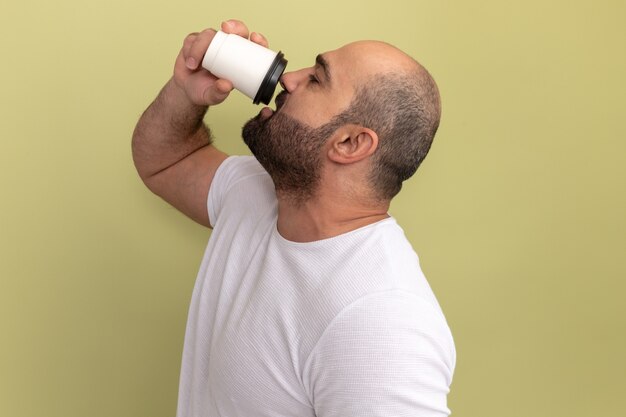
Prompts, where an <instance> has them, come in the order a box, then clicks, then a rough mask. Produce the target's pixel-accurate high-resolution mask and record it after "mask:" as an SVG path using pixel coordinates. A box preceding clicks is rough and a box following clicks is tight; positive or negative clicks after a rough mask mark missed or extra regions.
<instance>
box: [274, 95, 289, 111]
mask: <svg viewBox="0 0 626 417" xmlns="http://www.w3.org/2000/svg"><path fill="white" fill-rule="evenodd" d="M288 94H289V93H287V91H285V90H283V91H281V92H280V94H278V95H277V96H276V99H274V103H276V111H278V110H280V108H281V107H282V106H283V104H285V100H287V95H288Z"/></svg>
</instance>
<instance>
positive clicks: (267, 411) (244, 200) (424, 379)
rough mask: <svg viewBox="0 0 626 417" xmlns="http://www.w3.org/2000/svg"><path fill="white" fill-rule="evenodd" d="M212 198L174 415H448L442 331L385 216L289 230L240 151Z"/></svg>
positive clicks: (448, 347)
mask: <svg viewBox="0 0 626 417" xmlns="http://www.w3.org/2000/svg"><path fill="white" fill-rule="evenodd" d="M208 210H209V218H210V221H211V225H212V226H213V227H214V230H213V233H212V235H211V238H210V240H209V244H208V247H207V249H206V253H205V254H204V258H203V260H202V265H201V267H200V271H199V273H198V278H197V281H196V285H195V288H194V292H193V297H192V301H191V305H190V310H189V318H188V323H187V330H186V335H185V345H184V351H183V362H182V369H181V376H180V391H179V400H178V413H177V416H178V417H208V416H210V417H217V416H222V417H261V416H264V417H313V416H317V417H330V416H341V417H366V416H381V417H390V416H411V417H418V416H420V417H421V416H429V417H431V416H447V415H448V414H449V413H450V411H449V410H448V408H447V405H446V395H447V394H448V392H449V386H450V384H451V382H452V374H453V371H454V366H455V359H456V358H455V349H454V342H453V339H452V335H451V333H450V330H449V328H448V325H447V323H446V320H445V318H444V315H443V313H442V312H441V309H440V308H439V305H438V303H437V300H436V299H435V296H434V295H433V293H432V291H431V289H430V287H429V285H428V283H427V281H426V279H425V277H424V275H423V274H422V271H421V270H420V266H419V261H418V257H417V255H416V254H415V252H414V251H413V249H412V248H411V245H410V244H409V242H408V241H407V239H406V237H405V235H404V232H403V231H402V229H401V228H400V227H399V226H398V225H397V223H396V221H395V220H394V219H393V218H391V217H390V218H387V219H385V220H382V221H380V222H377V223H374V224H371V225H368V226H365V227H363V228H360V229H357V230H354V231H351V232H349V233H345V234H342V235H339V236H336V237H333V238H329V239H324V240H320V241H316V242H310V243H295V242H291V241H288V240H286V239H284V238H283V237H282V236H281V235H280V234H279V233H278V231H277V229H276V220H277V201H276V195H275V191H274V186H273V183H272V180H271V178H270V177H269V175H268V174H267V173H266V172H265V171H264V169H263V168H262V167H261V165H260V164H259V163H258V162H257V161H256V159H254V158H253V157H243V156H240V157H230V158H228V159H227V160H226V161H225V162H223V163H222V165H221V166H220V167H219V169H218V171H217V173H216V175H215V178H214V180H213V184H212V186H211V189H210V191H209V198H208Z"/></svg>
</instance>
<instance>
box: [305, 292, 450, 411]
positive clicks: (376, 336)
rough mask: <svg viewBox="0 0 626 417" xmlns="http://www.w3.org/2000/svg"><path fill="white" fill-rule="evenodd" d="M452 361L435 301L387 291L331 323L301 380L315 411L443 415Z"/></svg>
mask: <svg viewBox="0 0 626 417" xmlns="http://www.w3.org/2000/svg"><path fill="white" fill-rule="evenodd" d="M455 360H456V358H455V351H454V343H453V340H452V336H451V333H450V330H449V328H448V326H447V324H446V322H445V318H444V317H443V315H442V314H441V311H440V310H439V309H438V308H435V307H434V306H432V305H431V304H430V303H429V302H428V301H427V300H425V299H421V298H420V297H418V296H416V295H414V294H411V293H407V292H404V291H396V290H393V291H385V292H382V293H378V294H374V295H370V296H367V297H365V298H362V299H359V300H358V301H356V302H354V303H353V304H351V305H350V306H348V307H346V309H344V310H343V311H342V313H341V314H340V315H339V316H337V317H336V318H335V319H334V320H333V321H332V322H331V324H330V325H329V327H328V328H327V330H326V332H325V333H324V334H323V335H322V337H321V339H320V340H319V342H318V344H317V345H316V347H315V348H314V350H313V351H312V353H311V355H310V358H309V361H308V366H307V367H306V370H307V371H308V372H307V373H305V374H304V377H305V386H307V389H308V391H309V395H310V398H311V399H312V402H313V405H314V408H315V413H316V415H317V416H318V417H331V416H342V417H357V416H358V417H374V416H380V417H388V416H407V417H408V416H411V417H435V416H436V417H441V416H448V415H449V414H450V410H449V409H448V407H447V394H448V392H449V387H450V384H451V383H452V374H453V371H454V366H455Z"/></svg>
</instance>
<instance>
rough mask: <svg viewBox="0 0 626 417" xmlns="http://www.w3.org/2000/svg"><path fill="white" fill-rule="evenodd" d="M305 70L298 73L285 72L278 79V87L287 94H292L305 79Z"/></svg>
mask: <svg viewBox="0 0 626 417" xmlns="http://www.w3.org/2000/svg"><path fill="white" fill-rule="evenodd" d="M307 70H308V69H307V68H303V69H301V70H298V71H291V72H285V73H284V74H283V75H282V76H281V77H280V80H279V81H280V85H281V87H283V89H284V90H286V91H287V92H288V93H293V92H294V91H295V90H296V89H297V88H298V86H299V85H300V84H302V82H303V81H304V80H306V77H307Z"/></svg>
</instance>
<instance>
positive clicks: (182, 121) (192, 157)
mask: <svg viewBox="0 0 626 417" xmlns="http://www.w3.org/2000/svg"><path fill="white" fill-rule="evenodd" d="M221 30H222V31H224V32H226V33H236V34H238V35H240V36H243V37H246V38H247V37H248V36H249V32H248V28H247V27H246V26H245V25H244V24H243V23H242V22H239V21H235V20H229V21H227V22H224V23H222V26H221ZM214 35H215V30H213V29H207V30H204V31H202V32H200V33H192V34H190V35H188V36H187V37H186V38H185V41H184V43H183V47H182V49H181V50H180V53H179V54H178V57H177V58H176V63H175V65H174V76H173V77H172V78H171V79H170V80H169V81H168V82H167V84H166V85H165V87H163V89H162V90H161V92H160V93H159V95H158V96H157V98H156V99H155V100H154V102H152V104H150V106H149V107H148V108H147V109H146V111H145V112H144V113H143V115H142V116H141V118H140V119H139V122H138V123H137V126H136V127H135V131H134V133H133V139H132V152H133V160H134V162H135V167H136V168H137V172H138V173H139V176H140V177H141V179H142V180H143V182H144V183H145V184H146V186H147V187H148V188H149V189H150V190H151V191H152V192H154V193H155V194H157V195H158V196H160V197H162V198H163V199H164V200H165V201H167V202H168V203H170V204H171V205H172V206H174V207H175V208H177V209H178V210H180V211H181V212H183V213H184V214H186V215H187V216H189V217H190V218H192V219H193V220H195V221H197V222H198V223H200V224H202V225H205V226H207V227H209V226H210V224H209V216H208V212H207V205H206V202H207V196H208V192H209V187H210V185H211V181H212V180H213V176H214V174H215V171H216V170H217V168H218V167H219V165H220V164H221V163H222V162H223V161H224V160H225V159H226V157H227V155H226V154H225V153H223V152H221V151H219V150H218V149H216V148H215V147H214V146H213V145H212V144H211V142H212V138H211V132H210V130H209V128H208V127H207V126H206V125H205V124H204V122H203V120H204V116H205V114H206V113H207V110H208V109H209V107H210V106H213V105H216V104H219V103H221V102H223V101H224V100H225V99H226V98H227V97H228V95H229V94H230V91H231V90H232V88H233V86H232V84H231V83H230V82H229V81H227V80H224V79H218V78H216V77H215V76H213V75H212V74H210V73H209V72H208V71H206V70H205V69H203V68H202V67H201V66H200V63H201V62H202V58H203V56H204V53H205V52H206V50H207V48H208V46H209V44H210V43H211V40H212V39H213V36H214ZM250 39H251V40H252V41H254V42H256V43H259V44H261V45H263V46H267V41H266V40H265V38H264V37H263V36H262V35H260V34H256V33H253V34H252V36H251V38H250Z"/></svg>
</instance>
